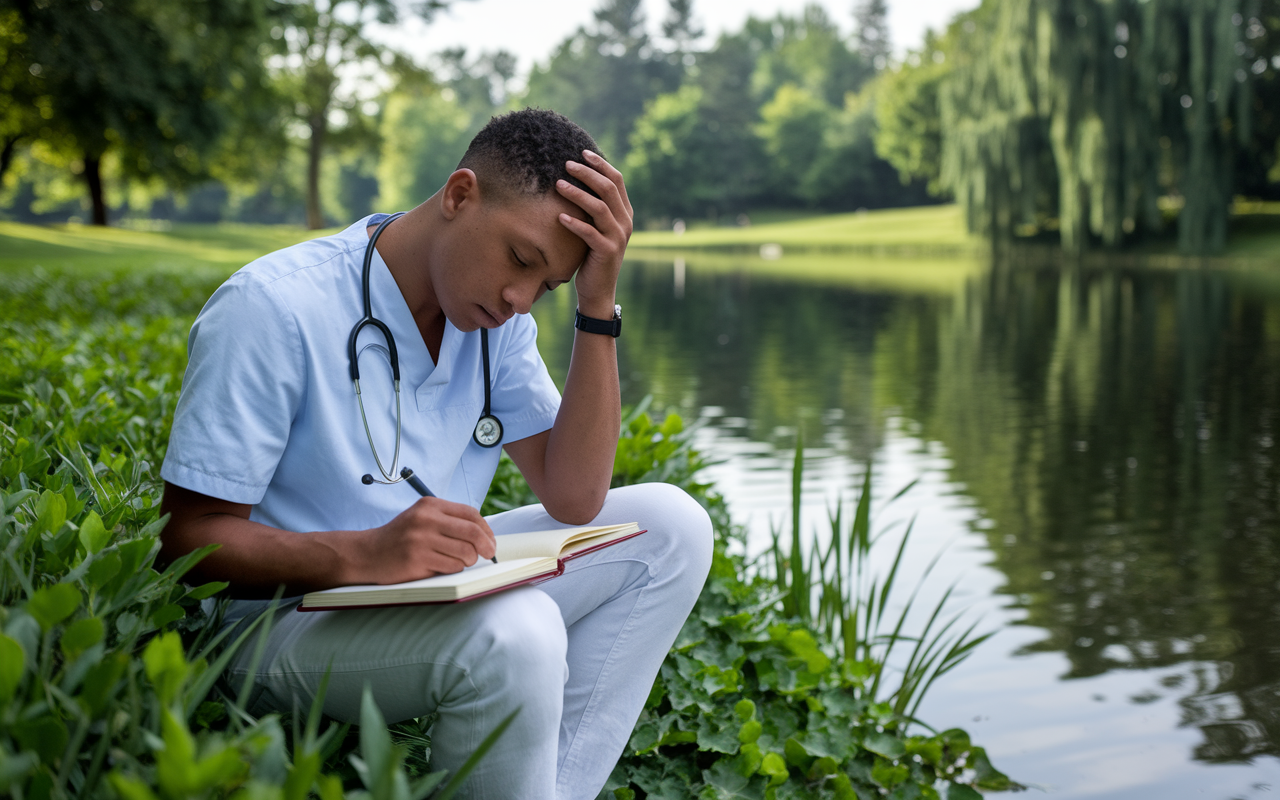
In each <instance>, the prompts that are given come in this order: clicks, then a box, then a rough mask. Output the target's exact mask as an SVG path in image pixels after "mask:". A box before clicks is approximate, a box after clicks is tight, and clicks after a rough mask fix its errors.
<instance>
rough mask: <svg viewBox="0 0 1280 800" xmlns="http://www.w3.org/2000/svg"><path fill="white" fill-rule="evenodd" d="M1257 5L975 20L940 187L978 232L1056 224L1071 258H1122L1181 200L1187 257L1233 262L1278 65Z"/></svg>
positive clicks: (960, 71) (1044, 6)
mask: <svg viewBox="0 0 1280 800" xmlns="http://www.w3.org/2000/svg"><path fill="white" fill-rule="evenodd" d="M1244 6H1245V3H1244V2H1243V0H1146V1H1145V2H1144V1H1143V0H1115V1H1107V2H1104V1H1103V0H987V1H986V2H985V3H984V4H983V5H982V7H981V8H980V9H979V10H978V12H976V14H975V15H974V16H971V17H968V18H965V19H963V20H962V21H961V22H960V23H959V24H961V25H962V26H964V31H965V33H966V34H968V35H966V36H962V37H959V38H958V39H957V42H958V44H959V46H958V47H957V48H956V50H955V56H954V63H953V65H952V71H951V72H950V74H949V75H948V76H947V77H946V78H945V79H944V80H943V82H942V84H941V85H940V88H939V98H940V100H939V105H940V108H941V112H942V127H943V130H945V131H946V135H945V137H944V139H943V156H942V182H943V183H944V184H945V185H946V186H947V187H948V188H950V189H951V190H952V191H954V192H955V193H956V196H957V198H958V199H959V200H960V201H961V203H962V204H964V205H965V207H966V208H967V209H968V219H969V224H970V227H971V228H972V229H974V230H978V231H985V232H990V233H993V234H996V235H1008V234H1009V233H1010V232H1011V231H1012V230H1013V228H1014V227H1015V226H1017V225H1020V224H1032V225H1036V224H1041V223H1043V222H1044V221H1045V220H1046V219H1054V220H1056V223H1057V226H1058V228H1059V231H1060V235H1061V238H1062V244H1063V246H1064V247H1065V248H1066V249H1068V250H1072V251H1078V250H1081V249H1084V248H1085V247H1086V246H1087V245H1088V243H1089V239H1090V237H1091V236H1095V237H1097V238H1098V239H1100V240H1101V242H1102V244H1103V245H1104V246H1108V247H1117V246H1120V245H1121V244H1122V243H1124V242H1125V241H1127V240H1129V239H1131V238H1133V237H1135V236H1138V235H1141V234H1142V233H1143V232H1151V231H1156V230H1159V229H1160V227H1161V224H1162V214H1161V212H1160V209H1159V208H1158V206H1157V201H1158V200H1159V199H1160V198H1161V197H1162V196H1166V195H1168V196H1173V197H1174V198H1176V199H1178V200H1179V201H1180V202H1181V203H1183V207H1182V210H1181V212H1180V213H1179V215H1178V223H1177V224H1178V244H1179V247H1180V249H1181V250H1182V251H1183V252H1186V253H1208V252H1215V251H1218V250H1220V249H1221V248H1222V246H1223V244H1224V242H1225V238H1226V224H1227V217H1228V213H1229V206H1230V202H1231V198H1232V195H1233V192H1234V188H1235V187H1234V176H1235V167H1236V163H1237V158H1238V156H1239V154H1240V153H1241V151H1242V150H1249V149H1256V148H1254V138H1253V137H1254V134H1253V128H1252V125H1253V84H1254V82H1255V80H1256V76H1257V75H1259V74H1261V73H1263V72H1265V71H1266V70H1267V69H1268V63H1269V62H1267V61H1266V57H1265V56H1263V55H1261V54H1260V53H1259V52H1258V50H1257V47H1256V45H1255V41H1256V40H1258V39H1259V38H1263V37H1262V36H1261V35H1260V34H1259V35H1254V36H1251V35H1250V32H1251V31H1254V32H1255V33H1256V29H1257V28H1262V24H1261V22H1260V21H1258V19H1257V18H1256V17H1251V16H1249V15H1248V14H1247V13H1246V11H1247V9H1245V7H1244ZM1255 23H1256V28H1255ZM1263 33H1265V30H1264V31H1263ZM1046 154H1047V157H1046Z"/></svg>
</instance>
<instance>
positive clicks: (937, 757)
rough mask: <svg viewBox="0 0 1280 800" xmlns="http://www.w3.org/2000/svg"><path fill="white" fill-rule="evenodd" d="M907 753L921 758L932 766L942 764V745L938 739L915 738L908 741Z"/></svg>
mask: <svg viewBox="0 0 1280 800" xmlns="http://www.w3.org/2000/svg"><path fill="white" fill-rule="evenodd" d="M907 752H908V753H910V754H912V755H918V756H920V758H921V759H922V760H923V761H924V763H926V764H929V765H930V766H934V767H936V766H939V765H940V764H941V763H942V743H941V742H939V741H938V740H937V739H925V738H923V737H918V736H913V737H912V738H911V739H910V740H908V741H907Z"/></svg>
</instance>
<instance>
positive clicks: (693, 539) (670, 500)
mask: <svg viewBox="0 0 1280 800" xmlns="http://www.w3.org/2000/svg"><path fill="white" fill-rule="evenodd" d="M613 491H615V492H619V493H623V492H626V493H628V495H630V496H628V497H627V498H626V499H627V502H628V503H635V504H636V506H637V509H636V519H637V520H638V521H639V523H640V527H642V528H647V529H648V532H647V533H645V535H644V536H643V537H641V538H648V540H649V541H648V542H647V544H648V546H649V547H651V548H652V549H653V551H654V552H656V553H658V554H659V555H660V556H661V558H660V561H659V563H655V564H654V565H653V569H654V572H655V576H657V577H659V578H670V579H673V580H679V581H680V583H682V584H686V585H688V586H689V588H690V589H691V590H692V591H693V596H694V597H696V596H697V593H698V592H699V591H701V589H702V584H703V583H704V582H705V581H706V577H707V573H708V572H709V571H710V570H711V553H712V549H713V543H714V532H713V530H712V526H711V517H710V516H708V515H707V511H706V509H704V508H703V507H702V506H701V505H700V504H699V503H698V501H697V500H694V499H693V498H692V497H690V496H689V494H688V493H687V492H685V491H684V490H683V489H681V488H680V487H678V486H672V485H671V484H669V483H641V484H636V485H634V486H627V487H623V488H620V489H615V490H613Z"/></svg>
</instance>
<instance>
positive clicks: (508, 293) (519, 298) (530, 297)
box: [502, 281, 539, 314]
mask: <svg viewBox="0 0 1280 800" xmlns="http://www.w3.org/2000/svg"><path fill="white" fill-rule="evenodd" d="M538 286H539V284H538V282H537V281H521V282H519V283H513V284H511V285H509V286H508V287H507V288H506V290H505V291H504V292H503V293H502V298H503V299H504V300H506V301H507V302H508V303H510V304H511V307H512V308H513V309H515V312H516V313H517V314H528V313H529V311H530V310H531V309H532V308H533V301H534V300H537V299H538Z"/></svg>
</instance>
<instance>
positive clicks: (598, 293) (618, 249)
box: [556, 150, 634, 319]
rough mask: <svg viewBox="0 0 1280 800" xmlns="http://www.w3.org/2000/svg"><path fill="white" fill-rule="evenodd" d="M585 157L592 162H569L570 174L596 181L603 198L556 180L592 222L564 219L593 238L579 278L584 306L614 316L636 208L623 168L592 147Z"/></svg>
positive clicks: (601, 316)
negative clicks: (621, 169) (633, 205)
mask: <svg viewBox="0 0 1280 800" xmlns="http://www.w3.org/2000/svg"><path fill="white" fill-rule="evenodd" d="M582 156H583V161H584V162H586V163H579V162H577V161H569V162H567V163H566V166H567V167H568V170H569V174H570V175H572V176H573V177H575V178H577V179H578V180H580V181H582V182H583V183H585V184H586V185H587V186H590V187H591V189H592V190H593V191H595V193H596V194H597V195H599V197H592V196H591V194H590V193H589V192H585V191H583V190H582V189H579V188H578V187H577V186H574V185H573V184H571V183H569V182H568V181H564V180H562V181H558V182H557V183H556V190H557V191H558V192H560V194H561V195H562V196H564V197H565V199H567V200H569V201H571V202H572V203H574V204H575V205H577V206H578V207H579V208H581V209H582V210H583V211H585V212H586V213H587V215H588V216H590V217H591V219H592V222H586V221H583V220H580V219H577V218H575V217H573V216H571V215H569V214H561V215H560V224H561V225H564V226H565V227H566V228H568V229H569V230H570V231H572V232H573V233H574V234H576V235H577V236H578V237H579V238H581V239H582V241H584V242H586V243H587V258H586V261H584V262H583V263H582V266H581V267H580V268H579V269H578V274H577V276H576V277H575V278H574V288H575V289H577V291H578V309H579V310H580V311H581V312H582V313H583V314H585V315H587V316H589V317H596V318H598V319H609V318H610V317H612V316H613V303H614V294H615V290H616V288H617V285H618V272H619V271H620V270H621V268H622V256H623V255H624V254H625V253H626V250H627V242H628V241H630V239H631V230H632V218H633V217H634V212H633V211H632V209H631V201H630V200H629V199H628V198H627V187H626V184H624V183H623V181H622V173H621V172H619V171H618V170H617V169H616V168H615V167H614V166H613V165H612V164H610V163H609V162H608V161H605V160H604V158H603V157H602V156H600V155H598V154H596V153H593V152H592V151H590V150H584V151H583V153H582ZM593 223H594V224H593Z"/></svg>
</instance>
